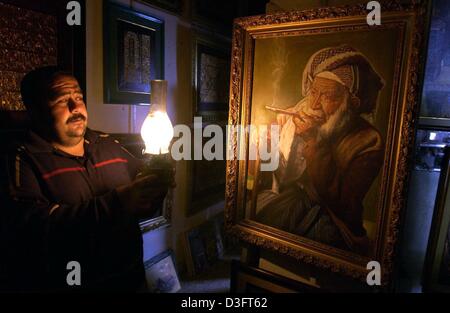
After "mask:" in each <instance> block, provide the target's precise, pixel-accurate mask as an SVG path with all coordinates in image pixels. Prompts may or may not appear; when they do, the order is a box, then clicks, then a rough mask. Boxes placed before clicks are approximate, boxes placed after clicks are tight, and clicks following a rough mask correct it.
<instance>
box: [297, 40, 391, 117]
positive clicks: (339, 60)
mask: <svg viewBox="0 0 450 313" xmlns="http://www.w3.org/2000/svg"><path fill="white" fill-rule="evenodd" d="M315 77H322V78H327V79H331V80H334V81H336V82H338V83H340V84H342V85H344V86H345V87H347V88H348V90H349V92H350V94H351V95H353V96H355V97H357V98H358V99H359V100H360V106H359V108H358V112H359V113H370V112H372V111H373V110H374V108H375V106H376V102H377V98H378V93H379V91H380V90H381V88H383V86H384V82H383V79H382V78H381V77H380V75H378V73H377V72H376V71H375V70H374V69H373V67H372V65H371V64H370V62H369V60H368V59H367V58H366V57H365V56H364V55H363V54H362V53H361V52H359V51H357V50H356V49H354V48H352V47H350V46H349V45H340V46H337V47H331V48H325V49H321V50H319V51H317V52H316V53H314V54H313V55H312V56H311V57H310V59H309V61H308V63H307V64H306V67H305V70H304V71H303V85H302V94H303V96H306V94H307V93H308V91H309V89H310V88H311V85H312V82H313V80H314V78H315Z"/></svg>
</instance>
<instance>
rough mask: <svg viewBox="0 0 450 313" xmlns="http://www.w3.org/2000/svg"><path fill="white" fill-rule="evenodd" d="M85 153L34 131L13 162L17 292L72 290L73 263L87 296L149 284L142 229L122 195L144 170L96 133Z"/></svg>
mask: <svg viewBox="0 0 450 313" xmlns="http://www.w3.org/2000/svg"><path fill="white" fill-rule="evenodd" d="M84 151H85V153H84V156H82V157H78V156H74V155H70V154H68V153H65V152H64V151H62V150H59V149H57V148H55V147H53V146H52V145H51V144H50V143H48V142H47V141H45V140H44V139H43V138H41V137H40V136H39V135H37V134H36V133H34V132H30V133H29V134H28V138H27V139H26V140H25V142H23V143H22V144H21V145H19V147H18V148H17V150H16V152H15V153H14V154H13V155H11V156H10V157H9V158H8V164H7V171H8V172H7V181H8V191H7V192H6V196H5V197H2V202H3V204H4V208H3V209H4V212H2V216H3V221H2V222H3V230H4V231H5V234H6V236H7V246H6V251H5V259H6V262H5V264H6V266H7V271H6V272H8V276H9V277H8V278H7V279H6V281H7V283H8V284H9V286H11V288H12V289H13V290H14V289H17V290H21V289H23V290H42V289H48V290H70V288H72V287H70V286H68V285H67V281H66V278H67V275H68V273H69V272H70V271H69V270H68V269H67V264H68V263H69V262H71V261H77V262H78V263H79V264H80V266H81V286H80V287H75V288H79V289H81V290H99V289H106V290H108V289H109V290H116V289H120V290H133V288H137V287H138V286H139V285H140V284H141V283H142V280H143V279H144V272H143V262H142V256H143V253H142V237H141V233H140V229H139V224H138V221H137V220H136V218H135V217H134V216H133V215H132V214H131V212H127V211H126V210H125V209H124V208H123V207H122V205H121V204H120V202H119V199H118V197H117V193H116V191H115V188H116V187H118V186H120V185H124V184H128V183H130V182H131V181H132V179H134V177H135V176H136V174H137V172H138V170H139V167H140V166H141V163H140V161H139V160H138V159H136V158H134V157H133V156H132V155H131V154H130V153H129V152H128V151H126V150H125V149H124V148H123V147H122V146H121V145H120V144H119V143H118V142H117V141H115V140H114V139H112V138H111V137H109V136H108V135H107V134H102V133H99V132H96V131H92V130H90V129H88V130H87V132H86V134H85V137H84ZM3 204H2V206H3ZM5 229H6V230H5ZM8 268H9V269H8ZM7 288H8V286H6V289H7Z"/></svg>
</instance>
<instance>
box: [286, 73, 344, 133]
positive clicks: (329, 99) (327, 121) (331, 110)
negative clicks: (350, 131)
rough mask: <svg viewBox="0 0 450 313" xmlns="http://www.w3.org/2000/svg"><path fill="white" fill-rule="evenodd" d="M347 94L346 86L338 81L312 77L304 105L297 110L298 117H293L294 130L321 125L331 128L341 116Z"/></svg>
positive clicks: (303, 131) (319, 126) (305, 130)
mask: <svg viewBox="0 0 450 313" xmlns="http://www.w3.org/2000/svg"><path fill="white" fill-rule="evenodd" d="M348 96H349V93H348V90H347V88H346V87H344V86H343V85H341V84H339V83H338V82H335V81H334V80H331V79H327V78H322V77H316V78H314V81H313V83H312V86H311V88H310V90H309V92H308V95H307V98H306V102H305V104H306V105H305V106H304V107H302V108H301V109H300V111H299V116H300V118H297V117H296V118H294V123H295V125H296V132H297V133H298V134H302V133H305V132H308V131H309V130H313V129H319V128H321V127H326V128H327V129H328V128H331V129H333V128H334V126H336V123H338V120H339V119H340V118H341V117H342V116H341V115H342V114H343V113H342V112H341V111H342V110H344V108H346V107H347V106H346V102H347V101H348ZM344 113H345V112H344ZM337 115H338V116H337Z"/></svg>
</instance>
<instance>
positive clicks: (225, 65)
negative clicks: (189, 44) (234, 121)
mask: <svg viewBox="0 0 450 313" xmlns="http://www.w3.org/2000/svg"><path fill="white" fill-rule="evenodd" d="M192 63H193V90H194V99H193V100H194V116H201V117H202V121H203V122H204V123H212V122H214V123H221V124H225V121H226V120H227V116H228V102H229V101H228V95H229V86H230V74H229V73H230V43H229V42H228V41H226V40H220V39H217V38H212V37H208V36H205V35H201V34H199V33H197V34H196V35H195V36H194V40H193V62H192Z"/></svg>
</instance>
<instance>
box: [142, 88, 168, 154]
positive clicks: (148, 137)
mask: <svg viewBox="0 0 450 313" xmlns="http://www.w3.org/2000/svg"><path fill="white" fill-rule="evenodd" d="M166 101H167V81H166V80H152V81H151V107H150V112H149V113H148V115H147V117H146V118H145V120H144V123H143V124H142V128H141V136H142V139H143V140H144V143H145V150H144V153H148V154H165V153H169V145H170V142H171V140H172V138H173V126H172V123H171V122H170V119H169V116H168V115H167V111H166Z"/></svg>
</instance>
